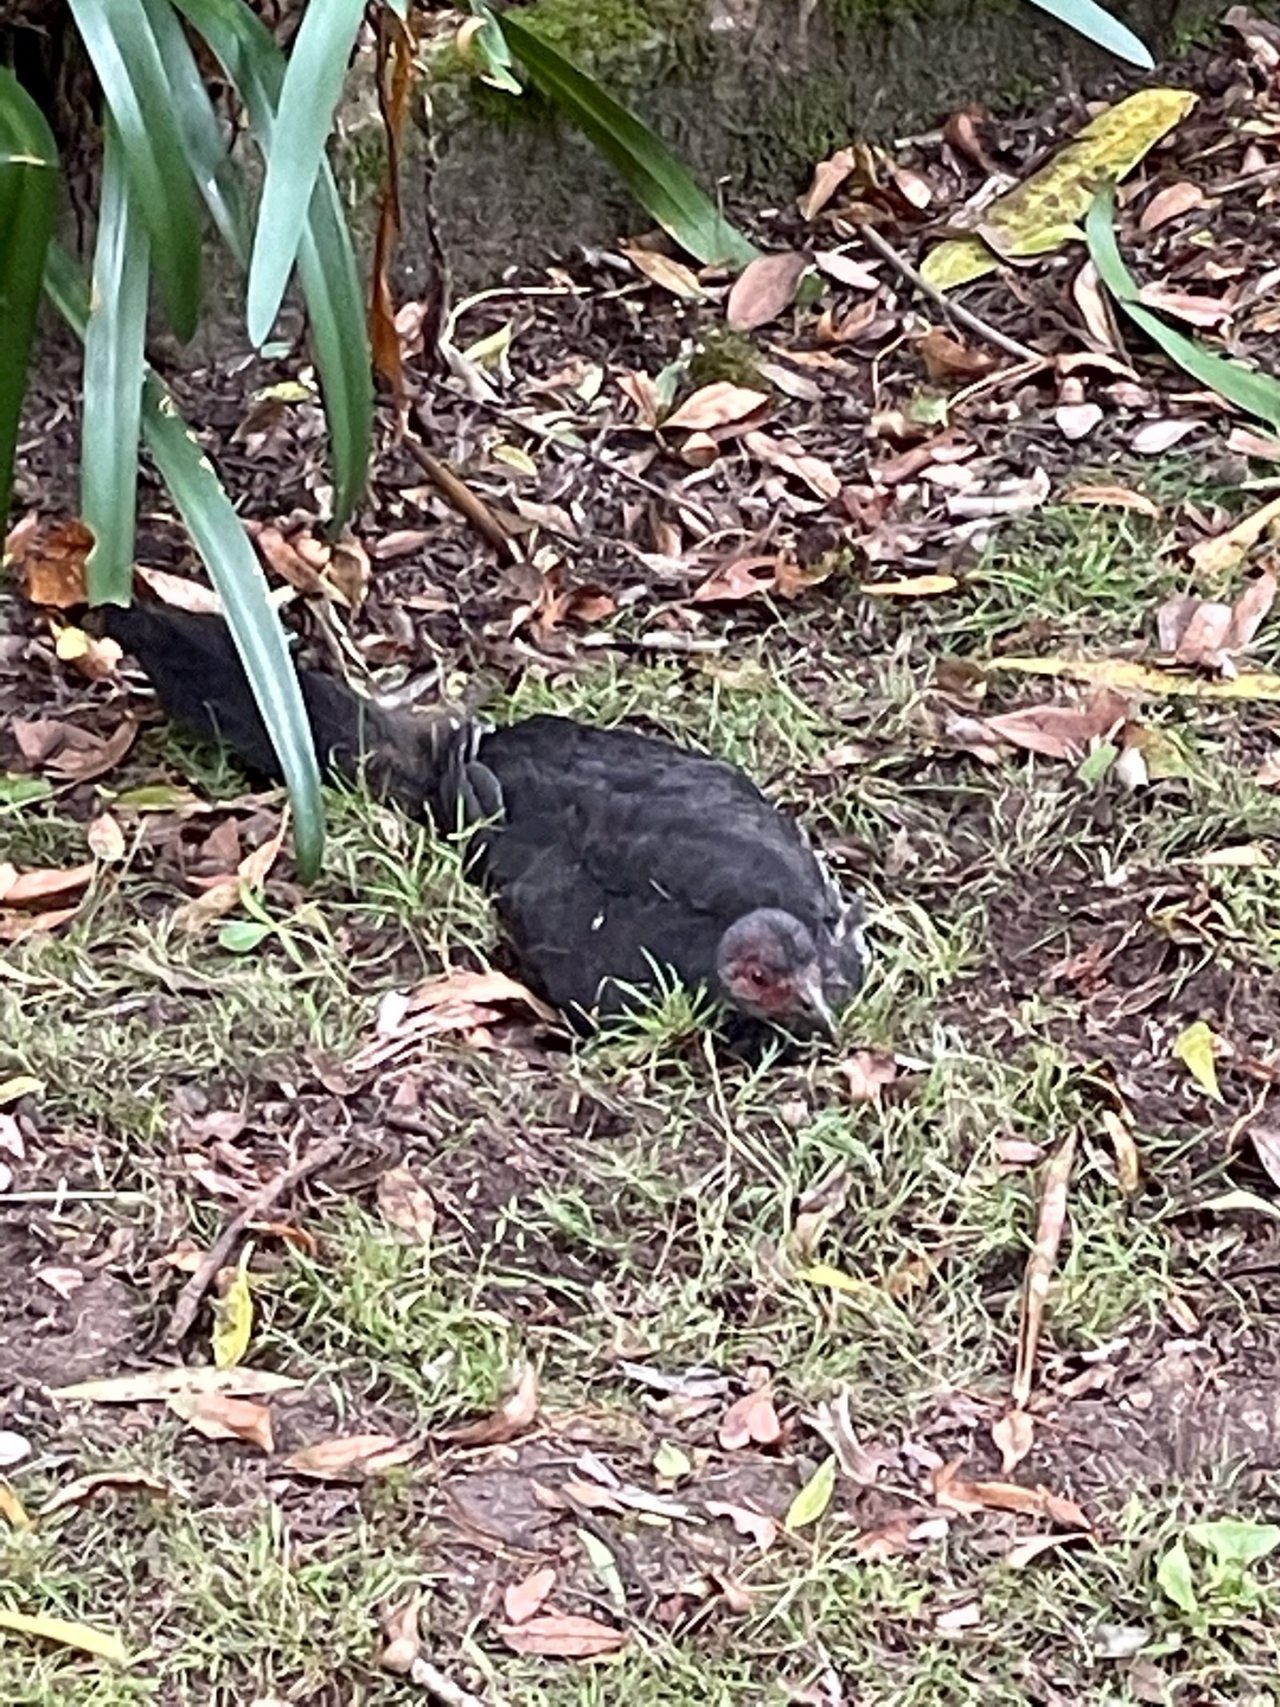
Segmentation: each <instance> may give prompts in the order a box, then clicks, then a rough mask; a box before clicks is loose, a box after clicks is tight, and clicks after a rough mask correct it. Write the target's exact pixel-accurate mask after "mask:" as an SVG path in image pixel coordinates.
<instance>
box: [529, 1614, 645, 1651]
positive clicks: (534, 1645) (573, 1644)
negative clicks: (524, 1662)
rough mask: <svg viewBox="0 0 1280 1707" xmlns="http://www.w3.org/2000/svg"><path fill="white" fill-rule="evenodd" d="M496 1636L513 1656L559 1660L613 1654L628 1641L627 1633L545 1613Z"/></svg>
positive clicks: (589, 1620)
mask: <svg viewBox="0 0 1280 1707" xmlns="http://www.w3.org/2000/svg"><path fill="white" fill-rule="evenodd" d="M498 1634H499V1635H500V1636H501V1637H502V1640H503V1641H504V1642H505V1643H506V1645H507V1646H508V1647H509V1648H510V1649H511V1650H512V1652H513V1653H517V1654H542V1655H545V1656H546V1657H548V1658H550V1659H560V1660H590V1659H595V1658H597V1657H598V1656H599V1655H601V1654H616V1653H618V1652H619V1651H620V1650H621V1649H622V1648H625V1647H626V1646H627V1644H628V1642H629V1641H630V1640H631V1637H630V1634H629V1633H628V1632H627V1631H626V1630H619V1629H618V1628H617V1627H616V1626H615V1625H612V1624H602V1623H601V1622H600V1621H599V1619H597V1618H586V1617H583V1616H582V1615H580V1614H577V1613H570V1612H547V1613H542V1614H541V1615H539V1616H538V1617H536V1618H530V1619H529V1620H528V1621H527V1622H526V1623H523V1624H504V1625H501V1626H500V1627H499V1630H498Z"/></svg>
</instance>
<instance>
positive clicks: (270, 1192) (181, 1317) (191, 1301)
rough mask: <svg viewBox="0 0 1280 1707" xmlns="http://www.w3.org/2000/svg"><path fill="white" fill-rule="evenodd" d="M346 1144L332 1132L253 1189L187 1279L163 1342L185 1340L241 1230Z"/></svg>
mask: <svg viewBox="0 0 1280 1707" xmlns="http://www.w3.org/2000/svg"><path fill="white" fill-rule="evenodd" d="M346 1146H347V1135H346V1133H345V1132H335V1133H332V1134H331V1135H330V1136H329V1137H328V1138H326V1139H325V1140H324V1142H323V1143H321V1144H317V1145H316V1146H315V1148H314V1149H311V1150H308V1151H307V1153H306V1154H305V1155H303V1156H299V1157H298V1159H297V1161H296V1162H293V1163H292V1164H291V1165H290V1166H289V1167H287V1168H282V1169H281V1170H280V1172H279V1173H278V1174H276V1175H275V1176H274V1177H273V1178H272V1179H269V1180H268V1181H267V1183H266V1184H265V1185H264V1186H262V1187H260V1189H259V1190H257V1191H255V1192H254V1194H253V1196H252V1197H251V1198H249V1199H248V1200H247V1202H246V1203H244V1204H243V1206H242V1207H241V1208H240V1210H239V1211H238V1212H237V1213H236V1214H235V1215H233V1216H232V1217H231V1219H230V1221H228V1222H227V1224H226V1226H225V1227H224V1228H223V1229H222V1231H221V1232H220V1233H219V1234H218V1236H217V1238H216V1239H215V1240H214V1241H213V1243H212V1245H210V1247H209V1249H208V1251H207V1252H206V1253H205V1256H204V1257H203V1259H202V1260H201V1263H200V1266H199V1268H198V1269H196V1271H195V1273H194V1274H193V1275H192V1276H191V1278H190V1280H188V1281H187V1283H186V1285H185V1286H184V1287H183V1288H182V1291H181V1292H180V1293H179V1294H178V1302H177V1305H176V1306H175V1308H174V1312H173V1315H172V1317H171V1318H170V1321H169V1326H168V1328H167V1329H166V1331H165V1341H166V1343H167V1344H169V1345H176V1344H177V1343H178V1341H179V1340H181V1339H184V1338H185V1337H186V1335H187V1333H188V1331H189V1330H190V1327H191V1324H192V1323H193V1322H194V1321H195V1319H196V1312H197V1311H198V1310H199V1308H200V1306H201V1304H202V1303H203V1302H204V1295H205V1293H206V1292H207V1291H208V1290H209V1288H210V1287H211V1286H212V1285H213V1282H214V1280H215V1279H216V1278H217V1275H218V1273H219V1271H220V1270H221V1269H222V1268H223V1267H224V1266H225V1264H226V1261H227V1258H228V1257H229V1256H230V1254H231V1251H232V1248H233V1247H234V1245H235V1242H236V1240H237V1239H238V1238H239V1237H240V1235H241V1233H243V1232H244V1230H245V1228H246V1227H247V1226H248V1225H249V1223H250V1222H251V1221H260V1220H262V1218H263V1217H264V1216H265V1215H266V1213H267V1211H268V1210H269V1209H271V1208H272V1207H273V1206H274V1205H275V1204H276V1203H277V1201H278V1200H279V1199H280V1198H282V1197H283V1196H284V1195H285V1193H286V1192H289V1191H292V1190H293V1188H294V1187H295V1186H296V1185H300V1184H301V1183H302V1181H303V1180H304V1179H306V1178H308V1176H309V1175H311V1174H314V1173H316V1172H318V1170H319V1169H320V1168H323V1167H327V1166H328V1164H329V1163H330V1162H331V1161H333V1159H334V1158H335V1157H336V1156H339V1155H341V1154H342V1152H343V1150H344V1149H346Z"/></svg>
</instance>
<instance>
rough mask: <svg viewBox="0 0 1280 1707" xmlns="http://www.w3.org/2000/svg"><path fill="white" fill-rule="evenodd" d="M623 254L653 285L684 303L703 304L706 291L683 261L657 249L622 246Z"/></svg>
mask: <svg viewBox="0 0 1280 1707" xmlns="http://www.w3.org/2000/svg"><path fill="white" fill-rule="evenodd" d="M622 253H623V254H624V255H625V256H626V257H627V259H628V260H629V261H630V262H631V264H632V266H633V267H635V269H636V271H637V272H641V273H643V274H644V276H645V278H647V279H648V280H649V281H650V282H651V283H653V284H656V285H658V286H659V288H660V289H662V290H665V291H670V293H671V295H672V296H678V297H680V298H681V300H682V301H684V302H701V301H702V300H703V298H704V297H705V296H706V294H707V293H706V291H705V290H703V288H702V286H701V285H700V284H699V283H698V279H697V275H696V274H695V273H694V272H693V270H692V268H690V267H687V266H686V265H685V263H684V262H683V261H677V260H675V259H674V258H673V257H672V256H671V255H661V254H659V253H658V252H657V250H655V249H641V248H638V247H635V248H628V247H627V246H626V245H625V244H624V245H623V246H622Z"/></svg>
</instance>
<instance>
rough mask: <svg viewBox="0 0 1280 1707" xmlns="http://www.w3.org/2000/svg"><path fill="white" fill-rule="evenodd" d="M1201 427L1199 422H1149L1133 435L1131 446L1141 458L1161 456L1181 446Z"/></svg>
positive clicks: (1130, 441)
mask: <svg viewBox="0 0 1280 1707" xmlns="http://www.w3.org/2000/svg"><path fill="white" fill-rule="evenodd" d="M1199 425H1200V422H1199V421H1172V420H1167V421H1147V422H1146V423H1145V424H1144V425H1143V426H1141V427H1139V428H1138V430H1137V432H1135V433H1134V434H1133V436H1132V437H1131V438H1130V440H1129V444H1130V446H1131V448H1132V449H1133V450H1135V451H1137V453H1138V455H1139V456H1159V455H1160V453H1161V452H1162V451H1166V450H1172V449H1173V447H1174V445H1176V444H1180V443H1181V442H1182V440H1183V439H1185V438H1186V436H1187V434H1188V433H1194V432H1195V430H1196V428H1197V427H1198V426H1199Z"/></svg>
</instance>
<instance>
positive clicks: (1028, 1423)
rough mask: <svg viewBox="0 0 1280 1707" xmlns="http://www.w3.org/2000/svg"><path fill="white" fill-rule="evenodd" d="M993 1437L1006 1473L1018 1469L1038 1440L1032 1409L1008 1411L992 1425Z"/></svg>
mask: <svg viewBox="0 0 1280 1707" xmlns="http://www.w3.org/2000/svg"><path fill="white" fill-rule="evenodd" d="M991 1438H992V1440H993V1441H994V1443H995V1447H996V1450H997V1451H998V1452H999V1454H1000V1464H1001V1468H1002V1469H1003V1471H1004V1473H1005V1475H1006V1476H1007V1475H1008V1474H1009V1472H1010V1471H1011V1470H1016V1469H1017V1467H1018V1465H1019V1464H1021V1462H1022V1460H1023V1459H1024V1458H1025V1457H1026V1456H1027V1454H1028V1452H1030V1450H1031V1448H1032V1447H1033V1446H1034V1445H1035V1441H1036V1425H1035V1420H1034V1418H1033V1417H1032V1415H1031V1413H1030V1411H1020V1410H1017V1409H1014V1410H1011V1411H1006V1412H1005V1414H1004V1415H1003V1416H1002V1417H998V1418H997V1419H996V1421H995V1422H993V1423H992V1425H991Z"/></svg>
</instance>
